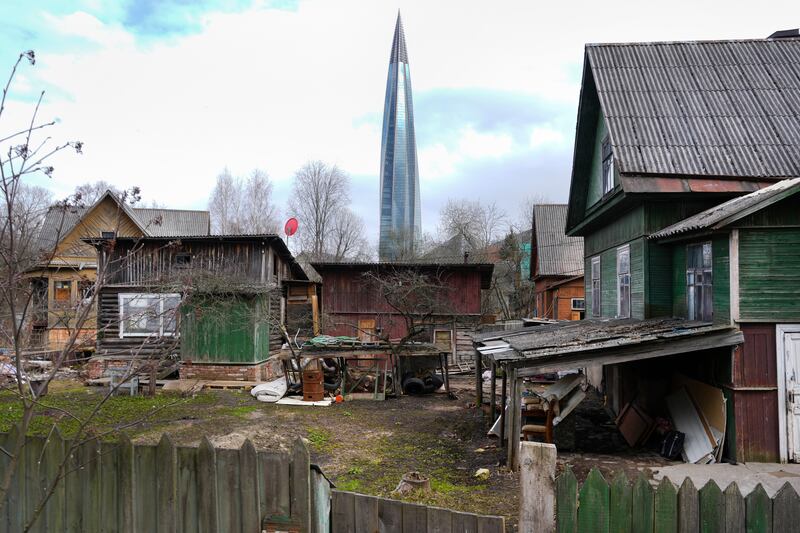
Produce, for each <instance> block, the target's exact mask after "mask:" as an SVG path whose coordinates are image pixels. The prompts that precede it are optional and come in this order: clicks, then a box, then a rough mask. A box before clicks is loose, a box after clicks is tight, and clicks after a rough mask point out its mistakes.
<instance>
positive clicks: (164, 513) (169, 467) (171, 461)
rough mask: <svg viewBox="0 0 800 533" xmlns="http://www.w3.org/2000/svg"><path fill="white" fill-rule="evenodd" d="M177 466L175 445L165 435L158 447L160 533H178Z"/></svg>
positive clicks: (162, 436)
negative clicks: (176, 507)
mask: <svg viewBox="0 0 800 533" xmlns="http://www.w3.org/2000/svg"><path fill="white" fill-rule="evenodd" d="M176 466H177V459H176V457H175V444H174V443H173V442H172V439H170V438H169V435H167V434H166V433H164V434H162V435H161V440H160V441H159V442H158V446H157V447H156V469H157V472H158V475H157V476H156V493H157V495H156V497H157V505H158V507H157V509H156V512H157V513H158V533H176V528H175V526H176V521H175V514H176V513H175V505H176V501H177V496H176V486H177V472H176ZM234 497H235V494H234Z"/></svg>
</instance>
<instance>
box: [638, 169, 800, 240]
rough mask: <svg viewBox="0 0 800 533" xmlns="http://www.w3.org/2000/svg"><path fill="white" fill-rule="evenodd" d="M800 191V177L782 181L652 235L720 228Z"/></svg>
mask: <svg viewBox="0 0 800 533" xmlns="http://www.w3.org/2000/svg"><path fill="white" fill-rule="evenodd" d="M798 192H800V178H793V179H788V180H783V181H779V182H778V183H776V184H774V185H771V186H769V187H765V188H763V189H761V190H758V191H756V192H752V193H750V194H747V195H745V196H740V197H738V198H734V199H733V200H729V201H727V202H725V203H724V204H720V205H718V206H715V207H712V208H711V209H707V210H705V211H703V212H701V213H697V214H696V215H693V216H691V217H689V218H686V219H684V220H681V221H680V222H676V223H675V224H673V225H671V226H668V227H666V228H664V229H662V230H661V231H658V232H656V233H653V234H652V235H650V238H651V239H661V238H664V237H670V236H672V235H678V234H681V233H687V232H691V231H697V230H708V229H717V228H720V227H723V226H725V225H727V224H730V223H731V222H734V221H736V220H739V219H740V218H743V217H745V216H747V215H749V214H751V213H754V212H756V211H759V210H761V209H763V208H765V207H767V206H768V205H771V204H773V203H775V202H778V201H780V200H783V199H784V198H787V197H789V196H791V195H793V194H797V193H798Z"/></svg>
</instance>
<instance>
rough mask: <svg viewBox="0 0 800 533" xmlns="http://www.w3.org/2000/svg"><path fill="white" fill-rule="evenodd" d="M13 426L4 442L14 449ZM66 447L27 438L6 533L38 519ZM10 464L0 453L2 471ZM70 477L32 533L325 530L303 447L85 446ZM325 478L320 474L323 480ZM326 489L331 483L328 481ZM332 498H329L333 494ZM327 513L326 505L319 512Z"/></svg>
mask: <svg viewBox="0 0 800 533" xmlns="http://www.w3.org/2000/svg"><path fill="white" fill-rule="evenodd" d="M16 438H17V431H16V428H15V429H12V431H11V432H10V433H8V434H0V445H2V446H3V447H4V448H5V449H10V448H12V447H13V443H14V442H15V441H16ZM69 448H70V441H68V440H65V439H63V438H62V437H61V436H60V435H59V434H58V433H57V432H56V433H54V434H52V435H50V437H49V438H44V437H27V439H26V443H25V446H24V448H23V451H22V453H21V454H20V461H19V464H18V466H17V470H16V472H15V475H14V477H13V481H12V485H11V487H10V491H9V493H8V495H7V501H6V504H5V505H4V506H3V509H2V511H0V532H3V533H5V532H8V533H17V532H19V531H23V527H24V525H25V524H26V523H27V522H28V521H29V520H30V518H31V517H32V516H33V513H34V511H35V509H37V507H38V506H39V505H40V502H41V501H42V498H43V495H44V493H45V491H46V489H47V487H48V486H49V485H50V484H51V482H52V481H53V479H55V477H56V475H57V472H58V465H59V464H61V463H62V461H63V460H64V458H65V455H66V451H67V450H68V449H69ZM7 466H8V457H7V456H6V455H5V454H0V472H2V471H3V470H4V468H6V467H7ZM65 472H66V476H65V477H64V479H63V480H62V481H61V482H60V483H58V484H57V485H56V489H55V491H54V493H53V495H52V497H51V498H50V499H49V501H48V502H47V504H46V506H45V507H44V510H43V512H42V513H41V515H40V517H39V519H38V520H37V521H36V522H35V523H34V527H33V528H32V529H31V531H34V532H39V531H41V532H45V531H47V532H50V531H59V532H61V531H64V532H86V533H94V532H100V531H120V532H131V533H133V532H139V531H148V532H154V533H167V532H169V533H174V532H183V531H188V532H191V531H216V532H220V533H239V532H241V533H244V532H247V533H251V532H254V531H255V532H259V531H261V530H262V527H263V528H266V529H274V527H273V526H272V525H273V524H274V526H275V527H278V526H280V529H294V530H302V531H323V530H324V531H327V528H328V524H327V520H328V517H327V516H324V515H323V516H322V523H319V522H318V520H319V519H318V517H317V516H316V515H315V514H313V513H312V508H313V507H315V502H314V501H312V500H315V499H316V498H319V497H321V498H325V497H326V491H325V487H324V486H322V487H317V486H315V485H313V484H312V482H313V480H314V479H316V478H317V476H314V475H313V473H312V469H311V465H310V460H309V454H308V450H307V449H306V447H305V445H303V443H302V442H301V441H300V440H298V441H297V442H296V443H295V444H294V446H293V448H292V450H291V451H285V452H272V451H256V449H255V447H254V446H253V444H252V443H251V442H250V441H245V443H244V444H243V445H242V446H241V448H239V449H224V448H215V447H214V446H212V445H211V443H210V442H209V441H208V440H207V439H205V438H204V439H203V440H202V442H201V444H200V446H199V447H182V446H175V445H174V444H173V443H172V441H171V440H170V439H169V437H168V436H166V435H164V436H162V438H161V440H160V442H159V443H158V445H155V446H153V445H142V444H132V443H131V441H130V440H128V439H126V438H124V437H123V439H122V440H120V441H118V442H113V443H108V442H100V441H98V440H97V439H92V440H87V441H86V442H82V443H80V445H79V446H77V447H76V449H75V451H74V453H72V454H71V455H70V456H69V457H67V458H66V469H65ZM319 478H321V476H319ZM321 481H322V482H324V483H325V484H327V481H326V480H324V478H321ZM327 494H329V490H328V493H327ZM316 507H318V508H325V506H324V505H316Z"/></svg>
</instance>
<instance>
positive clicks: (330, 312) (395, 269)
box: [312, 262, 494, 361]
mask: <svg viewBox="0 0 800 533" xmlns="http://www.w3.org/2000/svg"><path fill="white" fill-rule="evenodd" d="M312 266H313V267H314V268H315V269H316V271H317V272H318V273H319V275H320V276H321V277H322V301H321V309H322V313H323V324H324V333H327V334H329V335H348V336H354V337H360V338H362V339H363V340H378V339H382V338H384V337H388V338H390V339H400V338H403V337H404V336H406V334H407V333H408V322H407V320H406V318H407V317H412V318H414V319H416V320H420V321H424V324H425V327H424V328H423V329H424V330H425V331H424V333H423V334H422V335H421V336H417V337H416V338H415V339H413V340H417V341H423V342H432V343H434V344H436V345H437V346H439V347H440V348H442V349H443V350H444V351H447V352H450V353H452V354H453V356H454V360H457V359H459V358H461V357H463V358H464V359H465V360H469V361H472V360H473V359H474V355H473V351H472V342H471V340H470V338H469V336H468V335H467V332H468V331H471V330H472V329H473V328H474V327H475V326H477V325H478V324H479V323H480V320H481V293H482V291H484V290H487V289H489V288H490V286H491V281H492V271H493V270H494V266H493V265H492V264H476V263H341V262H340V263H331V262H328V263H322V262H320V263H317V262H314V263H312ZM409 273H411V274H413V275H419V276H421V277H422V278H424V279H426V280H427V281H426V282H427V283H430V285H431V286H432V287H434V289H433V290H436V291H438V295H437V296H436V300H437V301H428V302H425V303H424V304H423V305H421V306H420V307H419V309H418V311H419V313H420V315H415V310H417V309H416V308H414V307H413V306H412V307H407V308H405V309H404V308H402V306H400V307H398V306H395V307H393V305H392V302H391V301H390V300H387V298H386V297H384V294H383V293H382V291H381V286H380V281H382V280H386V281H387V282H393V281H395V280H396V282H397V283H402V282H403V276H405V275H407V274H409ZM412 290H413V289H412ZM411 299H413V296H412V298H411ZM423 308H424V309H423ZM422 313H424V314H425V316H421V314H422Z"/></svg>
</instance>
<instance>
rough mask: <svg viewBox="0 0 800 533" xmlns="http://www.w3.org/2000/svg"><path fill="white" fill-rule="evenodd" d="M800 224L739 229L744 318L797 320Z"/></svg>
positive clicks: (740, 282) (741, 311)
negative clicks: (788, 226) (798, 225)
mask: <svg viewBox="0 0 800 533" xmlns="http://www.w3.org/2000/svg"><path fill="white" fill-rule="evenodd" d="M798 250H800V228H774V229H742V230H740V231H739V295H740V299H739V314H740V318H741V320H743V321H747V320H763V321H770V322H780V321H796V320H800V253H798Z"/></svg>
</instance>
